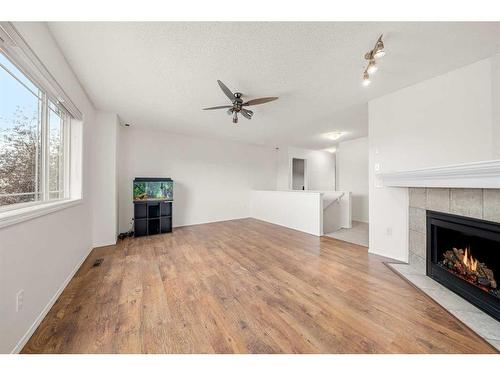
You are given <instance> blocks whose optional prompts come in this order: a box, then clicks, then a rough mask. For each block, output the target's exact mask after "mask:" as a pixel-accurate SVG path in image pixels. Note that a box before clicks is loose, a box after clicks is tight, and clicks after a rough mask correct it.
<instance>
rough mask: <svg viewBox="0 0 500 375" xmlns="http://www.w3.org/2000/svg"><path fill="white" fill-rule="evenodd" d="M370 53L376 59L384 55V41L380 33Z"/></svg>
mask: <svg viewBox="0 0 500 375" xmlns="http://www.w3.org/2000/svg"><path fill="white" fill-rule="evenodd" d="M372 54H373V57H374V58H376V59H379V58H381V57H383V56H385V48H384V42H383V41H382V35H380V38H378V40H377V44H375V48H374V49H373V51H372Z"/></svg>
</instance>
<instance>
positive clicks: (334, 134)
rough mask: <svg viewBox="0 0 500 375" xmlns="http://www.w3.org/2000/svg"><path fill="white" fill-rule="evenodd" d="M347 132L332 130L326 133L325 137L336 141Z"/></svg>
mask: <svg viewBox="0 0 500 375" xmlns="http://www.w3.org/2000/svg"><path fill="white" fill-rule="evenodd" d="M344 134H345V132H331V133H326V134H325V137H326V138H328V139H331V140H332V141H336V140H337V139H339V138H340V137H342V136H343V135H344Z"/></svg>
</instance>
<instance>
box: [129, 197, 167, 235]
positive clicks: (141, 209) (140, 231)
mask: <svg viewBox="0 0 500 375" xmlns="http://www.w3.org/2000/svg"><path fill="white" fill-rule="evenodd" d="M170 232H172V201H168V200H144V201H134V236H135V237H140V236H149V235H152V234H160V233H170Z"/></svg>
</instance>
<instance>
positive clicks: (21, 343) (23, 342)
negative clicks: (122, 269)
mask: <svg viewBox="0 0 500 375" xmlns="http://www.w3.org/2000/svg"><path fill="white" fill-rule="evenodd" d="M92 250H93V248H91V249H90V250H89V251H88V252H87V254H85V255H84V257H83V258H82V259H81V260H80V261H79V262H78V264H77V265H76V266H75V268H74V269H73V270H72V271H71V273H70V274H69V275H68V277H67V278H66V280H64V282H63V283H62V285H61V286H60V287H59V289H58V290H57V292H56V293H55V294H54V296H53V297H52V298H51V299H50V301H49V303H47V305H46V306H45V307H44V308H43V310H42V311H41V312H40V315H38V317H37V318H36V319H35V321H34V322H33V324H32V325H31V327H30V328H29V329H28V330H27V331H26V333H25V334H24V335H23V337H22V338H21V340H19V342H18V343H17V344H16V346H15V347H14V348H13V349H12V350H11V352H10V353H11V354H18V353H19V352H20V351H21V350H22V349H23V347H24V345H26V343H27V342H28V340H29V339H30V337H31V336H32V335H33V333H35V330H36V329H37V328H38V326H39V325H40V323H41V322H42V320H43V319H44V318H45V316H46V315H47V314H48V312H49V311H50V309H51V308H52V306H54V304H55V303H56V301H57V299H58V298H59V296H60V295H61V293H62V292H63V291H64V289H66V287H67V286H68V284H69V282H70V281H71V279H73V277H74V276H75V274H76V272H77V271H78V270H79V269H80V267H81V266H82V264H83V262H85V259H87V257H88V256H89V254H90V252H91V251H92Z"/></svg>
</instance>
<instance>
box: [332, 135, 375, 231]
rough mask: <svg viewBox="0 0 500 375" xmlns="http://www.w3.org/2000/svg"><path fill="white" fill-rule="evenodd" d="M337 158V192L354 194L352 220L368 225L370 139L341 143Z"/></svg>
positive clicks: (352, 196)
mask: <svg viewBox="0 0 500 375" xmlns="http://www.w3.org/2000/svg"><path fill="white" fill-rule="evenodd" d="M336 156H337V190H341V191H350V192H351V193H352V194H351V198H352V220H356V221H362V222H365V223H367V222H368V221H369V217H368V137H363V138H358V139H353V140H350V141H345V142H340V143H339V145H338V147H337V152H336Z"/></svg>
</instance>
